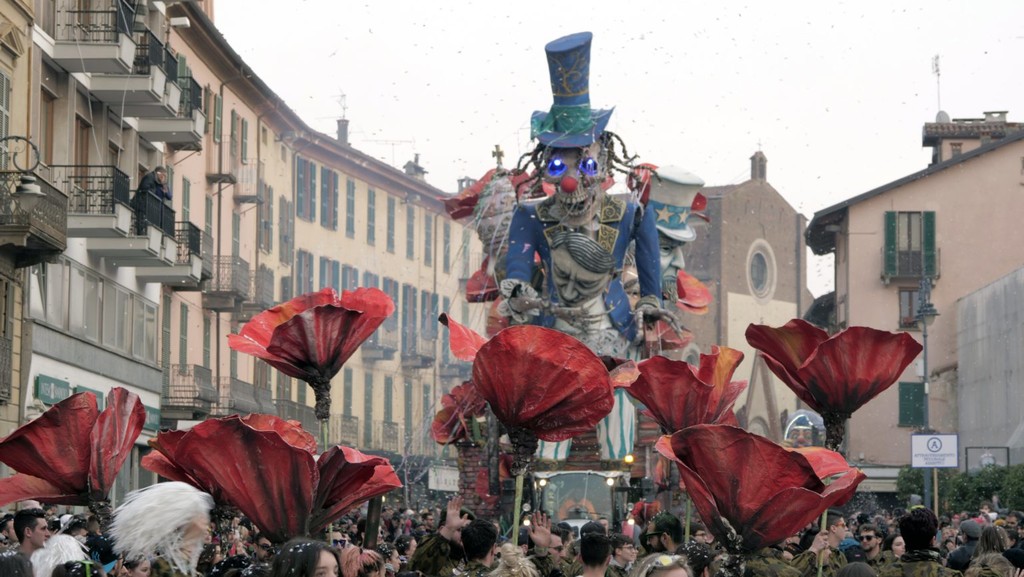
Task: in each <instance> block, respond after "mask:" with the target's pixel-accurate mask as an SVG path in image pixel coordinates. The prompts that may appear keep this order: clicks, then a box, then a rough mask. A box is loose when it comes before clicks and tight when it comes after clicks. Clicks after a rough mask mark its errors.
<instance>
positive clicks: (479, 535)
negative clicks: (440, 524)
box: [461, 519, 498, 577]
mask: <svg viewBox="0 0 1024 577" xmlns="http://www.w3.org/2000/svg"><path fill="white" fill-rule="evenodd" d="M497 542H498V530H497V528H495V526H494V523H491V522H490V521H485V520H483V519H474V520H473V521H470V523H469V525H466V526H465V527H463V528H462V547H463V549H464V550H465V552H466V567H465V570H464V571H462V572H461V575H466V576H467V577H484V575H487V574H488V573H490V572H491V565H493V564H494V554H495V550H494V548H495V544H497Z"/></svg>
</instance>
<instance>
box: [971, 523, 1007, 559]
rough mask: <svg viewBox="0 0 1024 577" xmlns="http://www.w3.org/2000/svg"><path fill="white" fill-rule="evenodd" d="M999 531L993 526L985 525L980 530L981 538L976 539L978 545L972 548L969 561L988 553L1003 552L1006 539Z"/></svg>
mask: <svg viewBox="0 0 1024 577" xmlns="http://www.w3.org/2000/svg"><path fill="white" fill-rule="evenodd" d="M999 531H1000V529H999V527H996V526H995V525H986V526H985V528H984V529H982V530H981V537H979V538H978V544H977V546H975V547H974V552H972V553H971V559H977V558H978V557H980V556H982V555H986V554H988V553H1002V552H1003V551H1005V550H1006V538H1005V536H1004V535H1001V534H1000V533H999Z"/></svg>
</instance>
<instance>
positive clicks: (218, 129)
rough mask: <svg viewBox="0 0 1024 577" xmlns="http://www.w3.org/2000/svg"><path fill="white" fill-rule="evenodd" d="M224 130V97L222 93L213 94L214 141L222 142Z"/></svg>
mask: <svg viewBox="0 0 1024 577" xmlns="http://www.w3.org/2000/svg"><path fill="white" fill-rule="evenodd" d="M223 130H224V99H223V98H221V97H220V94H216V93H214V95H213V141H214V142H220V140H221V138H223V134H222V131H223Z"/></svg>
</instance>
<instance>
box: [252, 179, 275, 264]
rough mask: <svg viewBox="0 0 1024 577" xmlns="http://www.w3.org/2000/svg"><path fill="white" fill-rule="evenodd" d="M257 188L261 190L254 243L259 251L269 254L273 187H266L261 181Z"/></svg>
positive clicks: (271, 245)
mask: <svg viewBox="0 0 1024 577" xmlns="http://www.w3.org/2000/svg"><path fill="white" fill-rule="evenodd" d="M258 186H259V189H260V190H262V194H260V195H259V198H260V199H261V200H262V202H260V203H259V204H257V205H256V218H257V219H258V220H259V229H258V230H257V231H256V241H257V244H258V246H259V249H260V250H262V251H263V252H270V251H272V250H274V187H272V186H267V184H266V183H264V182H263V181H262V180H260V182H259V185H258Z"/></svg>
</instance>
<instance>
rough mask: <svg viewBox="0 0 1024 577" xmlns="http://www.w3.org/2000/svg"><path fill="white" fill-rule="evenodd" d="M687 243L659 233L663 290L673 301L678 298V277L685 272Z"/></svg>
mask: <svg viewBox="0 0 1024 577" xmlns="http://www.w3.org/2000/svg"><path fill="white" fill-rule="evenodd" d="M684 244H686V243H683V242H680V241H677V240H674V239H671V238H669V237H667V236H665V235H664V234H662V233H661V232H659V233H658V252H659V257H660V260H661V284H662V290H663V291H664V292H665V293H666V294H668V295H669V296H670V297H671V299H672V300H675V299H676V298H677V296H678V295H677V294H676V276H678V274H679V271H681V270H683V267H684V265H685V260H684V259H683V245H684Z"/></svg>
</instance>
